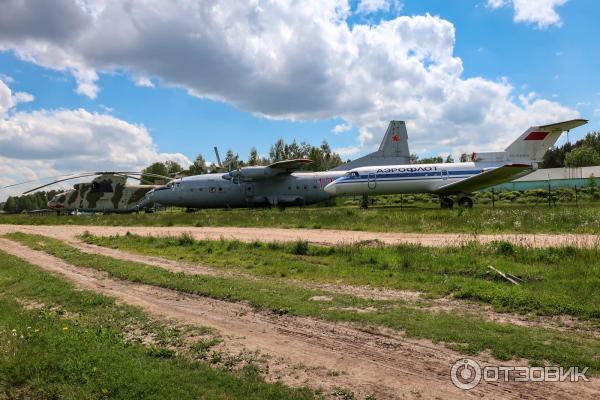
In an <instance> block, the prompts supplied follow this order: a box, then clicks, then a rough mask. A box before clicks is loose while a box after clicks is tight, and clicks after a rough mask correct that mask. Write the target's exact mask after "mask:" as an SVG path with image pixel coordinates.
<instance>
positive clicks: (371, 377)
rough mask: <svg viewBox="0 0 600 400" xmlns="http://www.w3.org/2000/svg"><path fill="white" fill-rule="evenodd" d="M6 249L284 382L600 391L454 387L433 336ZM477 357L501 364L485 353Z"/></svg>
mask: <svg viewBox="0 0 600 400" xmlns="http://www.w3.org/2000/svg"><path fill="white" fill-rule="evenodd" d="M0 250H3V251H5V252H7V253H10V254H13V255H15V256H17V257H20V258H22V259H24V260H26V261H28V262H30V263H32V264H34V265H38V266H40V267H42V268H44V269H46V270H48V271H51V272H53V273H56V274H59V275H61V276H63V277H65V278H66V279H68V280H70V281H72V282H74V283H75V284H76V285H77V286H78V287H80V288H84V289H88V290H94V291H97V292H101V293H104V294H108V295H111V296H115V297H116V298H118V299H119V300H121V301H123V302H125V303H128V304H131V305H135V306H139V307H141V308H143V309H144V310H145V311H147V312H149V313H150V314H151V315H154V316H156V317H160V318H168V319H173V320H176V321H178V322H180V323H185V324H198V325H205V326H211V327H213V328H215V329H217V330H219V331H220V332H221V333H222V335H223V336H224V338H225V341H226V342H227V345H228V347H229V348H230V349H242V348H245V349H250V350H254V349H257V350H260V351H261V352H262V353H264V354H267V355H269V356H271V357H270V358H269V360H268V361H267V363H268V373H267V379H269V380H278V379H281V380H283V381H284V382H285V383H288V384H290V385H293V386H302V385H309V386H311V387H313V388H317V387H323V388H324V389H325V390H331V388H332V387H335V386H338V387H345V388H349V389H351V390H353V391H354V392H355V393H356V394H357V398H364V397H365V396H366V395H369V394H374V395H375V396H376V398H377V399H399V398H408V399H410V398H443V399H463V398H482V397H483V398H490V399H523V398H526V399H548V398H553V399H572V398H579V399H587V398H589V399H593V398H597V394H598V393H600V381H599V380H593V381H592V382H590V383H577V384H570V383H569V384H567V383H561V384H551V383H543V384H542V383H527V384H525V383H500V384H486V383H482V384H480V385H478V386H477V387H476V388H474V389H472V390H470V391H462V390H459V389H457V388H455V387H454V386H453V385H452V384H451V382H450V376H449V371H450V367H451V365H452V364H453V363H454V362H455V361H456V360H458V359H460V358H462V357H463V356H462V355H461V354H459V353H456V352H454V351H452V350H449V349H447V348H445V347H444V346H442V345H436V344H433V343H431V342H429V341H425V340H420V341H417V340H409V339H406V338H404V337H402V336H401V335H399V334H397V333H394V332H390V331H383V330H379V329H375V328H372V329H365V328H360V327H357V326H350V325H342V324H335V323H330V322H325V321H319V320H314V319H310V318H300V317H292V316H280V315H273V314H270V313H266V312H257V311H255V310H254V309H252V308H251V307H248V306H246V305H243V304H240V303H230V302H225V301H220V300H214V299H208V298H204V297H199V296H193V295H188V294H184V293H180V292H176V291H171V290H166V289H162V288H157V287H153V286H149V285H143V284H137V283H132V282H127V281H120V280H114V279H111V278H109V277H108V276H107V275H106V274H104V273H100V272H98V271H95V270H90V269H86V268H78V267H75V266H72V265H69V264H67V263H65V262H64V261H62V260H60V259H57V258H55V257H52V256H50V255H47V254H46V253H43V252H39V251H34V250H31V249H29V248H27V247H25V246H23V245H20V244H18V243H14V242H11V241H9V240H6V239H0ZM477 360H478V361H479V362H481V363H482V364H486V363H490V362H494V363H498V361H494V360H492V359H491V358H489V357H485V356H480V357H477ZM500 364H502V365H506V364H510V362H509V363H507V362H502V363H500ZM331 371H339V373H336V374H332V373H331Z"/></svg>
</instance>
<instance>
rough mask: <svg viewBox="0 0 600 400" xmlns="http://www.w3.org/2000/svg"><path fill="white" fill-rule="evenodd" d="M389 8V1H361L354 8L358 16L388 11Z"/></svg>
mask: <svg viewBox="0 0 600 400" xmlns="http://www.w3.org/2000/svg"><path fill="white" fill-rule="evenodd" d="M391 6H392V4H391V0H361V1H360V2H359V3H358V6H356V12H357V13H360V14H372V13H376V12H379V11H383V12H386V11H389V10H390V7H391Z"/></svg>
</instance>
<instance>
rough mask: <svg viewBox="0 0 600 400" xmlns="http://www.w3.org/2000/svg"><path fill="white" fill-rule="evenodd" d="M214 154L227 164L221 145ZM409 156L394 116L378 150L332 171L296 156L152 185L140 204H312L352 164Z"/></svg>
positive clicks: (387, 161) (401, 123) (389, 162)
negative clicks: (310, 167) (314, 168)
mask: <svg viewBox="0 0 600 400" xmlns="http://www.w3.org/2000/svg"><path fill="white" fill-rule="evenodd" d="M215 153H216V156H217V161H218V163H219V165H220V166H221V167H226V166H224V165H223V164H221V161H220V157H219V154H218V151H217V150H216V148H215ZM409 157H410V153H409V150H408V135H407V132H406V124H405V123H404V121H391V122H390V123H389V125H388V128H387V130H386V133H385V135H384V137H383V140H382V141H381V144H380V146H379V149H378V150H377V151H375V152H373V153H371V154H368V155H366V156H364V157H361V158H359V159H357V160H354V161H352V162H348V163H345V164H342V165H340V166H338V167H337V168H334V169H331V170H329V171H324V172H302V171H299V170H300V169H301V168H303V167H304V166H306V165H308V164H310V163H311V162H312V161H311V160H308V159H296V160H284V161H278V162H274V163H272V164H270V165H267V166H252V167H243V168H238V169H235V170H231V171H228V172H225V173H223V172H221V173H212V174H204V175H194V176H188V177H182V178H180V179H175V180H173V181H171V182H169V183H168V184H166V185H164V186H161V187H158V188H156V189H153V190H150V191H149V192H148V193H147V194H146V196H145V200H144V201H142V202H141V203H140V206H142V207H143V206H145V205H146V204H150V203H155V204H160V205H162V206H180V207H187V208H190V209H194V208H241V207H263V206H277V207H286V206H297V205H309V204H314V203H319V202H322V201H326V200H328V199H330V198H331V197H332V196H331V195H330V194H329V193H328V192H326V191H325V190H324V188H325V186H327V185H328V184H330V183H331V182H333V180H334V179H336V178H339V177H341V176H342V175H344V173H345V172H346V171H347V170H349V169H351V168H357V167H362V166H365V165H393V164H398V163H406V162H408V160H409Z"/></svg>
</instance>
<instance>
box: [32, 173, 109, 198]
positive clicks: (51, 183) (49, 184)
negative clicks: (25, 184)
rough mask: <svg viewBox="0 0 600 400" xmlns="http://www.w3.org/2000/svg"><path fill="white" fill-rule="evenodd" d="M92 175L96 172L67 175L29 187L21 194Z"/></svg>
mask: <svg viewBox="0 0 600 400" xmlns="http://www.w3.org/2000/svg"><path fill="white" fill-rule="evenodd" d="M94 175H98V174H96V173H87V174H81V175H77V176H72V177H69V178H63V179H58V180H56V181H54V182H50V183H46V184H45V185H41V186H38V187H35V188H33V189H29V190H28V191H26V192H23V194H24V195H25V194H29V193H31V192H35V191H36V190H40V189H42V188H45V187H47V186H52V185H54V184H56V183H60V182H65V181H70V180H72V179H77V178H85V177H88V176H94Z"/></svg>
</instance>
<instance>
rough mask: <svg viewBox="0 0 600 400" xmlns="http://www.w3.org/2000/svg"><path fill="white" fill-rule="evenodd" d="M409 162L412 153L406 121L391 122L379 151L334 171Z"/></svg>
mask: <svg viewBox="0 0 600 400" xmlns="http://www.w3.org/2000/svg"><path fill="white" fill-rule="evenodd" d="M409 160H410V152H409V151H408V133H407V131H406V123H405V122H404V121H390V124H389V125H388V128H387V130H386V131H385V135H384V136H383V140H382V141H381V144H380V145H379V149H378V150H377V151H375V152H373V153H371V154H367V155H366V156H364V157H361V158H358V159H356V160H354V161H351V162H348V163H345V164H342V165H340V166H339V167H337V168H334V170H338V171H347V170H350V169H352V168H358V167H366V166H370V165H394V164H396V165H398V164H408V163H409Z"/></svg>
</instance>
